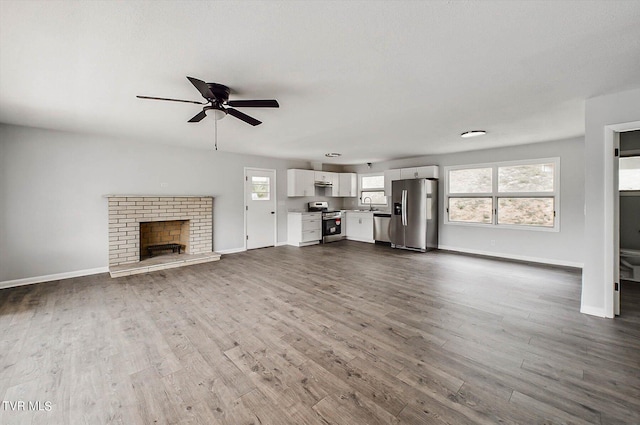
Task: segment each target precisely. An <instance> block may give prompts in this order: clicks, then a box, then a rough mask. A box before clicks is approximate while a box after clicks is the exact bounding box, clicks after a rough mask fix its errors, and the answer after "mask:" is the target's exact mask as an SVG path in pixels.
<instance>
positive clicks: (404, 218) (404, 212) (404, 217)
mask: <svg viewBox="0 0 640 425" xmlns="http://www.w3.org/2000/svg"><path fill="white" fill-rule="evenodd" d="M402 225H403V226H406V225H407V190H406V189H403V190H402Z"/></svg>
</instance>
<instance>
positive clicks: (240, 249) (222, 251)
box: [216, 248, 246, 255]
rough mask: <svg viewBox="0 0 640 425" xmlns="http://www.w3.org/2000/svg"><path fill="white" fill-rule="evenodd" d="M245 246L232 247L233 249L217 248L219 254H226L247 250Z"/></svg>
mask: <svg viewBox="0 0 640 425" xmlns="http://www.w3.org/2000/svg"><path fill="white" fill-rule="evenodd" d="M245 251H246V249H245V248H231V249H222V250H216V252H217V253H218V254H222V255H226V254H237V253H238V252H245Z"/></svg>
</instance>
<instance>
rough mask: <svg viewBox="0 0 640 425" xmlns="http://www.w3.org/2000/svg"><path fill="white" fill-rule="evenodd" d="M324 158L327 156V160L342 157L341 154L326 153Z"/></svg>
mask: <svg viewBox="0 0 640 425" xmlns="http://www.w3.org/2000/svg"><path fill="white" fill-rule="evenodd" d="M324 156H326V157H327V158H337V157H339V156H342V154H341V153H335V152H329V153H325V154H324Z"/></svg>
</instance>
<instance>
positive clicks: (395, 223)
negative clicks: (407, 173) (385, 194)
mask: <svg viewBox="0 0 640 425" xmlns="http://www.w3.org/2000/svg"><path fill="white" fill-rule="evenodd" d="M391 185H392V186H391V205H392V211H391V234H390V236H391V246H392V247H393V248H403V249H412V250H417V251H422V252H425V251H429V250H432V249H436V248H438V180H434V179H410V180H396V181H393V182H391Z"/></svg>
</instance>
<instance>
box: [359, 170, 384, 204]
mask: <svg viewBox="0 0 640 425" xmlns="http://www.w3.org/2000/svg"><path fill="white" fill-rule="evenodd" d="M369 199H371V202H369ZM360 205H361V206H362V205H366V206H369V205H385V206H386V205H387V197H386V196H384V174H382V173H376V174H360Z"/></svg>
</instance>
